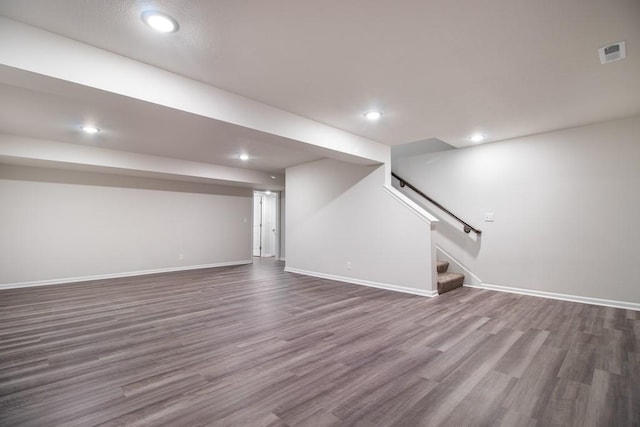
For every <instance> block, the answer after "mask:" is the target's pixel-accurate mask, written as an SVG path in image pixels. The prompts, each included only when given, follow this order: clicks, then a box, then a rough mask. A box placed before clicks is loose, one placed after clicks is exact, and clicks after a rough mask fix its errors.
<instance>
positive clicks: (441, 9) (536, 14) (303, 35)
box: [0, 0, 640, 160]
mask: <svg viewBox="0 0 640 427" xmlns="http://www.w3.org/2000/svg"><path fill="white" fill-rule="evenodd" d="M148 8H155V9H159V10H162V11H164V12H167V13H169V14H171V15H172V16H174V17H175V18H176V19H177V20H178V21H179V22H180V31H179V32H177V33H175V34H169V35H157V34H154V33H152V32H151V31H150V30H149V29H148V28H146V27H145V26H144V25H142V24H141V21H140V13H141V12H142V11H143V10H146V9H148ZM0 14H3V15H5V16H7V17H9V18H12V19H15V20H18V21H22V22H24V23H27V24H30V25H33V26H36V27H40V28H43V29H45V30H48V31H51V32H54V33H57V34H60V35H64V36H67V37H70V38H73V39H76V40H79V41H83V42H85V43H88V44H91V45H94V46H97V47H100V48H104V49H107V50H110V51H113V52H116V53H118V54H121V55H124V56H127V57H130V58H133V59H136V60H139V61H141V62H144V63H147V64H151V65H154V66H157V67H160V68H163V69H166V70H169V71H172V72H175V73H178V74H181V75H184V76H187V77H190V78H193V79H196V80H199V81H202V82H206V83H208V84H211V85H213V86H216V87H219V88H222V89H226V90H229V91H232V92H235V93H238V94H240V95H243V96H246V97H248V98H252V99H255V100H258V101H261V102H263V103H266V104H269V105H272V106H276V107H278V108H281V109H284V110H286V111H290V112H293V113H296V114H299V115H301V116H304V117H308V118H311V119H314V120H316V121H319V122H322V123H326V124H328V125H331V126H334V127H337V128H339V129H343V130H347V131H350V132H352V133H355V134H358V135H362V136H364V137H367V138H370V139H372V140H375V141H380V142H383V143H386V144H389V145H394V144H400V143H408V142H413V141H418V140H424V139H428V138H438V139H440V140H442V141H445V142H447V143H449V144H452V145H454V146H465V145H468V144H469V141H468V140H467V139H466V138H467V136H468V135H469V134H470V133H472V132H474V131H482V132H484V133H485V134H486V135H487V136H488V138H489V141H495V140H502V139H507V138H512V137H517V136H522V135H528V134H534V133H540V132H545V131H549V130H554V129H560V128H566V127H571V126H576V125H582V124H587V123H592V122H597V121H603V120H608V119H613V118H617V117H622V116H630V115H634V114H639V113H640V78H639V77H638V76H640V2H638V1H637V0H607V1H602V0H564V1H561V2H558V1H555V0H538V1H530V0H514V1H508V2H505V1H503V0H486V1H482V2H463V1H451V0H430V1H425V0H404V1H401V2H390V1H386V0H368V1H355V0H352V1H325V2H302V1H299V0H273V1H268V2H267V1H262V0H234V1H230V0H229V1H211V0H191V1H188V2H185V1H179V0H172V1H167V0H164V1H162V0H158V1H154V2H148V1H136V2H106V1H86V0H56V1H51V0H5V1H0ZM620 40H626V41H627V59H625V60H623V61H617V62H614V63H611V64H607V65H600V64H599V61H598V54H597V49H598V48H599V47H601V46H603V45H606V44H608V43H612V42H616V41H620ZM368 108H379V109H382V110H383V111H384V117H383V119H382V120H381V121H380V122H377V123H368V122H366V121H365V120H364V119H363V118H362V113H363V111H364V110H366V109H368ZM202 143H203V142H202V138H196V140H195V141H192V144H202ZM214 160H215V159H214Z"/></svg>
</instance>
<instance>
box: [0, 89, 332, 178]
mask: <svg viewBox="0 0 640 427" xmlns="http://www.w3.org/2000/svg"><path fill="white" fill-rule="evenodd" d="M38 80H39V81H41V80H42V78H38ZM30 82H33V79H30ZM45 86H46V87H47V92H44V91H42V90H32V89H31V88H24V87H19V86H14V85H8V84H2V83H0V99H2V104H1V106H2V107H0V111H2V114H1V115H0V129H1V130H2V131H3V132H4V133H8V134H14V135H23V136H28V137H32V138H41V139H49V140H53V141H62V142H69V143H73V144H82V145H90V146H95V147H100V148H106V149H112V150H121V151H129V152H134V153H141V154H150V155H155V156H162V157H170V158H175V159H182V160H191V161H194V162H203V163H211V164H215V165H224V166H231V167H236V168H248V169H255V170H260V171H263V172H268V173H273V174H279V173H282V171H283V170H284V168H286V167H289V166H292V165H296V164H300V163H306V162H310V161H313V160H318V159H321V158H323V157H324V156H322V155H320V154H319V153H314V152H313V151H312V150H311V149H310V148H309V147H307V146H305V145H304V144H299V143H297V142H295V141H291V140H287V139H286V138H282V137H278V136H275V135H270V134H267V133H264V132H258V131H255V130H252V129H248V128H244V127H240V126H236V125H233V124H230V123H224V122H221V121H217V120H212V119H209V118H205V117H201V116H197V115H195V114H189V113H186V112H183V111H179V110H174V109H171V108H167V107H163V106H160V105H155V104H150V103H146V102H143V101H139V100H135V99H132V98H127V97H123V96H119V95H115V94H112V93H108V92H103V91H99V90H96V89H92V88H88V87H85V86H79V85H72V84H68V83H60V82H58V84H57V85H55V86H54V85H51V84H48V85H47V84H46V83H45ZM54 88H55V90H54ZM84 123H97V124H99V126H100V128H101V132H100V133H98V134H95V135H86V134H84V133H82V132H79V128H80V126H81V125H82V124H84ZM243 153H245V154H248V155H250V158H249V160H248V161H243V160H240V158H239V156H240V154H243Z"/></svg>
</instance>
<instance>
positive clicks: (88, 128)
mask: <svg viewBox="0 0 640 427" xmlns="http://www.w3.org/2000/svg"><path fill="white" fill-rule="evenodd" d="M80 130H81V131H82V132H84V133H88V134H94V133H98V132H100V129H99V128H97V127H95V126H91V125H83V126H80Z"/></svg>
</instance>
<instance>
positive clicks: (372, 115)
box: [364, 111, 382, 122]
mask: <svg viewBox="0 0 640 427" xmlns="http://www.w3.org/2000/svg"><path fill="white" fill-rule="evenodd" d="M364 117H365V119H367V120H371V121H372V122H375V121H376V120H379V119H380V117H382V113H381V112H380V111H368V112H366V113H364Z"/></svg>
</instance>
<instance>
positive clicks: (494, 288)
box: [464, 283, 640, 311]
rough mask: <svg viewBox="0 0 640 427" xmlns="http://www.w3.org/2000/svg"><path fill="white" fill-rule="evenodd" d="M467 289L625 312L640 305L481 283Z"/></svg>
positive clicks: (636, 308) (638, 308) (638, 309)
mask: <svg viewBox="0 0 640 427" xmlns="http://www.w3.org/2000/svg"><path fill="white" fill-rule="evenodd" d="M464 286H466V287H469V288H477V289H487V290H490V291H499V292H509V293H512V294H520V295H529V296H533V297H541V298H551V299H557V300H562V301H571V302H580V303H583V304H593V305H602V306H605V307H614V308H623V309H626V310H636V311H640V303H635V302H626V301H616V300H608V299H603V298H593V297H583V296H579V295H568V294H559V293H555V292H547V291H536V290H532V289H522V288H511V287H509V286H498V285H491V284H489V283H482V284H480V285H478V286H474V285H464Z"/></svg>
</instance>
